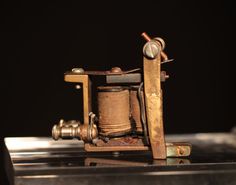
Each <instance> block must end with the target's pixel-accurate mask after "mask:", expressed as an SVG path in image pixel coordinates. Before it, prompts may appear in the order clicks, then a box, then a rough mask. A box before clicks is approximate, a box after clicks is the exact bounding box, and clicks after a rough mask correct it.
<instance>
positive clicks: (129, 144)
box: [52, 33, 191, 165]
mask: <svg viewBox="0 0 236 185" xmlns="http://www.w3.org/2000/svg"><path fill="white" fill-rule="evenodd" d="M142 36H143V37H144V39H145V40H146V41H147V42H146V43H145V44H144V47H143V70H142V73H141V72H140V69H139V68H137V69H131V70H127V71H125V70H122V69H121V68H120V67H113V68H112V69H110V70H105V71H86V70H84V69H83V68H73V69H72V70H71V71H70V72H66V73H65V76H64V77H65V81H66V82H71V83H75V88H76V89H78V90H80V89H81V90H82V91H83V121H81V122H80V121H75V120H72V121H67V122H66V121H64V120H61V121H60V122H59V123H58V124H57V125H54V127H53V129H52V137H53V139H55V140H58V139H59V138H61V139H73V138H77V139H80V140H83V141H84V142H85V144H84V149H85V151H87V152H122V151H151V153H152V156H153V158H154V159H155V160H154V161H156V162H157V163H158V164H160V165H161V164H166V162H165V161H162V160H159V159H166V158H167V157H187V156H189V155H190V153H191V145H190V144H188V143H166V142H165V135H164V123H163V107H162V106H163V97H162V86H161V82H165V81H166V80H167V79H168V78H169V75H168V74H166V72H165V71H162V70H161V65H162V64H163V63H167V62H170V61H172V60H173V59H171V60H169V59H168V56H167V55H166V53H165V52H164V49H165V46H166V44H165V42H164V40H163V39H161V38H159V37H155V38H153V39H152V38H150V37H149V36H148V35H147V34H146V33H143V34H142ZM91 76H92V77H93V78H92V77H91ZM90 77H91V78H90ZM96 77H97V78H98V77H99V79H100V81H96V83H94V84H96V85H94V86H92V82H91V80H90V79H92V80H94V79H95V78H96ZM92 91H93V94H95V93H97V95H96V96H95V97H93V100H95V101H94V102H95V103H94V104H93V110H92V101H91V100H92V97H91V94H92ZM96 98H97V99H96ZM95 106H96V107H95ZM93 111H94V112H96V114H97V115H95V114H94V113H93ZM148 153H149V152H148ZM156 159H157V160H156ZM158 161H159V162H158ZM160 161H162V162H160ZM177 161H178V160H177ZM102 162H105V163H108V164H111V163H112V162H113V161H109V160H108V161H107V160H103V161H102ZM88 163H89V162H88ZM115 163H116V162H115ZM133 165H136V163H134V164H133Z"/></svg>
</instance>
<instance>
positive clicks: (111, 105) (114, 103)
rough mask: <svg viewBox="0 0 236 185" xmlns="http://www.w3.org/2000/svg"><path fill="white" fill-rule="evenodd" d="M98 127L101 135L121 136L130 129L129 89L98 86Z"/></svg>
mask: <svg viewBox="0 0 236 185" xmlns="http://www.w3.org/2000/svg"><path fill="white" fill-rule="evenodd" d="M98 121H99V123H98V127H99V129H100V132H99V134H100V135H102V136H106V137H109V136H111V137H112V136H114V137H115V136H122V135H125V134H127V133H129V132H131V130H132V126H131V122H130V100H129V90H128V89H127V88H125V87H121V86H100V87H98Z"/></svg>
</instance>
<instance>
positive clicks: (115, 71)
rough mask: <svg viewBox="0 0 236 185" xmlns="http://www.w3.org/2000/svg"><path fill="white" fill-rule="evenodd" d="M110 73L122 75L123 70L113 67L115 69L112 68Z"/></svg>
mask: <svg viewBox="0 0 236 185" xmlns="http://www.w3.org/2000/svg"><path fill="white" fill-rule="evenodd" d="M110 72H111V73H121V72H122V70H121V68H120V67H113V68H111V70H110Z"/></svg>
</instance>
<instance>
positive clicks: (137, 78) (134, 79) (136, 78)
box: [106, 73, 142, 84]
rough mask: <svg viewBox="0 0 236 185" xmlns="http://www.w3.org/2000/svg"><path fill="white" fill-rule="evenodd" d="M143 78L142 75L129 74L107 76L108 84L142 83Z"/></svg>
mask: <svg viewBox="0 0 236 185" xmlns="http://www.w3.org/2000/svg"><path fill="white" fill-rule="evenodd" d="M141 82H142V76H141V74H140V73H129V74H122V75H106V83H108V84H113V83H141Z"/></svg>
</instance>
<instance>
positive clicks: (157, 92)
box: [143, 55, 166, 159]
mask: <svg viewBox="0 0 236 185" xmlns="http://www.w3.org/2000/svg"><path fill="white" fill-rule="evenodd" d="M143 60H144V61H143V71H144V92H145V93H144V94H145V103H146V114H147V123H148V130H149V139H150V143H151V148H152V152H153V157H154V159H165V158H166V149H165V138H164V128H163V115H162V114H163V113H162V111H163V110H162V90H161V57H160V55H159V56H158V57H157V58H155V59H154V60H149V59H147V58H146V57H144V59H143Z"/></svg>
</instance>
